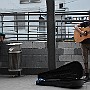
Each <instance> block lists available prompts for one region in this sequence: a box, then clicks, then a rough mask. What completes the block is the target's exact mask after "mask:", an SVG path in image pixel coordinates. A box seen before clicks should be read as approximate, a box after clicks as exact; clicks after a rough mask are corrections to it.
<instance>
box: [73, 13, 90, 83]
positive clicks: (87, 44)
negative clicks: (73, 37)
mask: <svg viewBox="0 0 90 90" xmlns="http://www.w3.org/2000/svg"><path fill="white" fill-rule="evenodd" d="M80 27H81V28H87V27H88V28H89V27H90V11H89V21H86V22H82V23H80V24H77V25H75V26H74V28H75V30H77V31H78V32H79V33H80V35H82V36H87V34H88V32H87V31H83V30H81V29H80ZM80 43H81V49H82V56H83V61H84V68H85V69H84V70H85V79H84V80H85V81H89V80H90V78H89V68H88V50H89V49H90V38H86V39H84V40H83V41H81V42H80Z"/></svg>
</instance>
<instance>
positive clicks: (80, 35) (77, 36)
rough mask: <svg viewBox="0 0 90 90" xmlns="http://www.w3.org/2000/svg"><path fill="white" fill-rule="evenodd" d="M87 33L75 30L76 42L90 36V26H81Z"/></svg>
mask: <svg viewBox="0 0 90 90" xmlns="http://www.w3.org/2000/svg"><path fill="white" fill-rule="evenodd" d="M80 29H81V30H82V31H84V32H85V33H86V34H85V35H82V34H80V33H79V32H78V31H77V30H75V31H74V40H75V42H82V41H83V40H85V39H87V38H90V27H86V28H80Z"/></svg>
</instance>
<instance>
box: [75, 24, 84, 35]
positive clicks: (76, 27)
mask: <svg viewBox="0 0 90 90" xmlns="http://www.w3.org/2000/svg"><path fill="white" fill-rule="evenodd" d="M79 27H80V24H77V25H75V26H74V28H75V30H77V31H78V32H79V33H81V34H84V31H81V30H80V29H79Z"/></svg>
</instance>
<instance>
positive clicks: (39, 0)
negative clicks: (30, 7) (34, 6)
mask: <svg viewBox="0 0 90 90" xmlns="http://www.w3.org/2000/svg"><path fill="white" fill-rule="evenodd" d="M30 2H31V3H40V2H41V0H30Z"/></svg>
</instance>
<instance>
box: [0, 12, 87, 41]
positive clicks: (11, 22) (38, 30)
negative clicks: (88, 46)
mask: <svg viewBox="0 0 90 90" xmlns="http://www.w3.org/2000/svg"><path fill="white" fill-rule="evenodd" d="M88 12H89V11H57V12H55V18H56V22H55V24H56V30H55V38H56V41H65V40H74V39H73V35H74V28H73V27H74V25H75V24H77V23H80V22H83V21H87V20H88V15H89V13H88ZM57 17H59V18H57ZM0 32H1V33H5V36H6V39H7V40H16V41H19V40H28V41H29V40H31V41H46V40H47V12H13V13H0Z"/></svg>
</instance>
